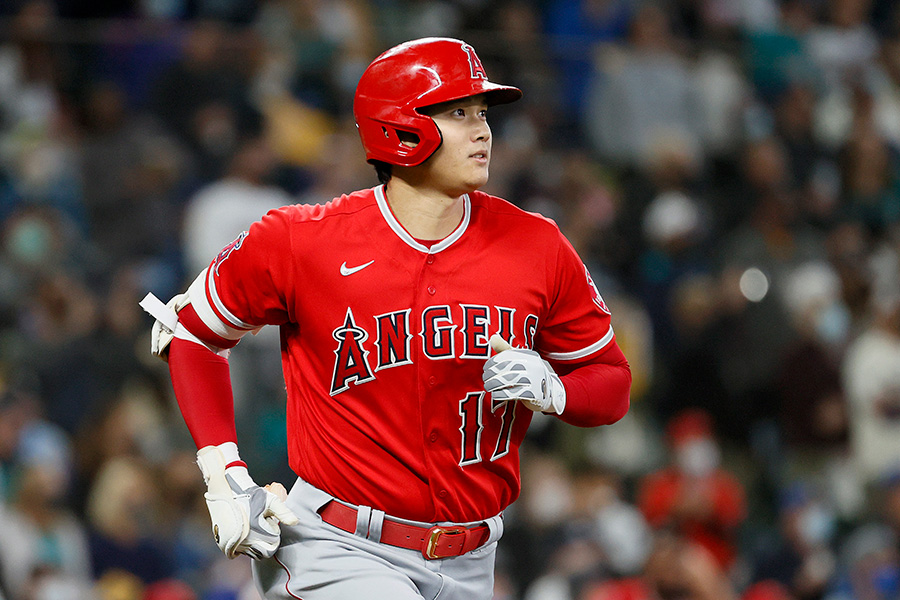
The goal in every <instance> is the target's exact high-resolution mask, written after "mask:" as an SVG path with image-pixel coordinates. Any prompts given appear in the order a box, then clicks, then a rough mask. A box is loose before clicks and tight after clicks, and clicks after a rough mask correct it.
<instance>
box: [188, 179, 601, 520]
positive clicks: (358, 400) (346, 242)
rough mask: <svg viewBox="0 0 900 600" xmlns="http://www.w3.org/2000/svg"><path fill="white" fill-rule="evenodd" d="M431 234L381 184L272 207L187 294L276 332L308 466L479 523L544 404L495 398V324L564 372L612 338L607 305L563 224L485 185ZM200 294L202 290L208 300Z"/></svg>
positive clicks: (403, 506) (291, 422)
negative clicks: (418, 232) (425, 236)
mask: <svg viewBox="0 0 900 600" xmlns="http://www.w3.org/2000/svg"><path fill="white" fill-rule="evenodd" d="M464 204H465V211H464V217H463V220H462V222H461V223H460V225H459V227H458V228H457V229H456V230H455V231H454V232H453V233H452V234H451V235H450V236H448V237H447V238H445V239H443V240H441V241H439V242H437V243H435V244H434V245H432V246H430V247H429V246H427V245H424V244H422V243H420V242H419V241H417V240H415V239H414V238H413V237H412V236H411V235H410V234H409V233H408V232H407V231H406V230H405V229H404V228H403V227H402V226H401V225H400V223H399V222H398V221H397V219H396V218H395V217H394V215H393V214H392V212H391V210H390V207H389V206H388V203H387V201H386V200H385V197H384V193H383V188H382V187H380V186H379V187H377V188H373V189H368V190H363V191H359V192H355V193H353V194H350V195H345V196H341V197H340V198H337V199H335V200H333V201H332V202H329V203H328V204H325V205H316V206H305V205H295V206H287V207H284V208H280V209H277V210H273V211H271V212H269V213H268V214H267V215H266V216H265V217H263V218H262V219H261V220H260V221H258V222H256V223H254V224H253V225H252V226H251V227H250V229H249V231H248V232H245V233H243V234H242V235H241V236H240V237H238V239H237V240H235V241H234V242H232V243H231V244H230V245H229V246H227V247H226V248H225V249H223V250H222V252H220V253H219V255H218V256H217V257H216V258H215V260H214V261H213V262H212V264H211V265H210V267H209V268H208V270H207V275H206V278H205V282H206V285H205V291H206V294H205V296H204V295H202V294H192V298H191V300H192V304H193V305H194V307H195V309H196V311H197V313H198V315H199V316H200V317H201V318H202V319H203V321H204V323H205V324H206V325H207V326H209V327H210V328H211V329H212V330H213V331H217V332H219V333H221V334H223V335H224V337H231V338H233V337H235V336H236V335H238V334H239V332H241V331H246V330H250V329H254V328H257V327H259V326H261V325H266V324H271V325H278V326H279V327H280V328H281V346H282V362H283V370H284V378H285V383H286V385H287V402H288V405H287V430H288V445H289V447H288V455H289V460H290V464H291V467H292V469H293V470H294V471H295V472H296V473H297V474H298V475H299V476H300V477H302V478H303V479H304V480H306V481H308V482H310V483H312V484H313V485H315V486H317V487H319V488H321V489H323V490H325V491H327V492H329V493H330V494H332V495H334V496H336V497H338V498H341V499H343V500H346V501H348V502H352V503H354V504H359V505H365V506H372V507H374V508H377V509H380V510H383V511H385V512H386V513H388V514H390V515H394V516H398V517H402V518H407V519H413V520H418V521H428V522H438V521H456V522H465V521H476V520H479V519H483V518H486V517H489V516H492V515H495V514H498V513H499V512H501V511H502V510H503V509H504V508H505V507H506V506H508V505H509V504H510V503H511V502H513V501H514V500H515V499H516V497H517V496H518V494H519V489H520V481H519V457H518V448H519V445H520V443H521V442H522V439H523V438H524V437H525V432H526V430H527V428H528V425H529V423H530V421H531V417H532V412H531V411H530V410H529V409H528V408H526V407H525V406H522V405H521V404H520V403H518V402H509V403H500V404H494V403H493V402H492V401H491V397H490V394H488V393H486V392H485V391H484V387H483V382H482V368H483V365H484V362H485V360H486V359H487V358H488V356H489V354H490V352H491V350H490V346H489V344H488V339H489V338H490V337H491V335H492V334H494V333H499V334H500V335H502V336H503V337H504V338H505V339H506V340H507V341H509V342H510V343H511V344H512V345H513V346H520V347H529V348H534V349H535V350H537V351H538V352H540V353H541V354H542V355H543V356H544V358H546V359H547V360H548V361H550V362H551V364H553V365H554V366H555V367H556V368H557V369H558V370H560V371H561V372H565V371H566V365H567V364H568V365H572V364H575V363H578V362H582V361H586V360H590V359H591V358H592V357H595V356H596V355H597V354H599V353H601V352H602V351H603V350H604V349H605V348H608V347H609V345H610V344H611V343H613V340H614V335H613V330H612V327H611V325H610V314H609V311H608V309H607V308H606V305H605V304H604V303H603V300H602V298H601V297H600V294H599V293H598V292H597V289H596V287H595V286H594V284H593V282H592V281H591V279H590V275H589V274H588V273H587V269H586V268H585V266H584V264H583V263H582V261H581V259H580V258H579V257H578V255H577V254H576V252H575V250H574V249H573V248H572V246H571V245H570V244H569V243H568V241H567V240H566V239H565V237H564V236H563V235H562V234H561V233H560V231H559V229H558V228H557V226H556V225H555V224H554V223H553V222H552V221H550V220H549V219H546V218H544V217H541V216H539V215H536V214H533V213H528V212H525V211H523V210H521V209H519V208H516V207H515V206H513V205H512V204H510V203H509V202H506V201H505V200H502V199H500V198H496V197H493V196H490V195H488V194H485V193H482V192H474V193H472V194H470V195H468V196H466V197H465V198H464ZM197 296H201V297H197Z"/></svg>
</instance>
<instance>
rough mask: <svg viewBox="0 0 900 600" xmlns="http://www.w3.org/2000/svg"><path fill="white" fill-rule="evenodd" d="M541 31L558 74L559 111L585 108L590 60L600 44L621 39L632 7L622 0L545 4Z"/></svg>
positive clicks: (567, 0) (575, 112)
mask: <svg viewBox="0 0 900 600" xmlns="http://www.w3.org/2000/svg"><path fill="white" fill-rule="evenodd" d="M545 10H546V14H545V17H544V23H545V30H546V32H547V34H548V35H549V41H550V49H551V51H552V53H553V56H554V57H555V58H556V65H555V66H556V69H557V71H558V72H559V74H560V100H561V103H562V105H561V108H562V111H561V112H562V113H563V115H565V114H566V113H569V114H570V115H572V116H575V115H580V114H582V112H583V111H584V110H585V109H586V108H587V102H588V100H587V89H588V86H589V79H590V73H591V71H592V66H591V60H592V57H593V56H594V53H595V52H596V51H597V50H598V49H599V48H600V47H602V46H603V45H604V44H609V43H615V42H618V41H620V40H622V39H624V38H625V37H626V35H627V33H628V28H629V23H630V22H631V18H632V13H633V10H634V8H633V6H632V4H631V3H630V2H627V1H626V0H564V1H562V2H551V3H548V4H547V5H546V9H545Z"/></svg>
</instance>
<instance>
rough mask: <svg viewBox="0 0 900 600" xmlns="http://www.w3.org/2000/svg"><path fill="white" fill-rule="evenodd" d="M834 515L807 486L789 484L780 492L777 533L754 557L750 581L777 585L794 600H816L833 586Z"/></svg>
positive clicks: (823, 501) (827, 505) (821, 498)
mask: <svg viewBox="0 0 900 600" xmlns="http://www.w3.org/2000/svg"><path fill="white" fill-rule="evenodd" d="M836 534H837V515H836V514H835V512H834V507H832V506H829V504H828V501H827V498H823V497H821V495H820V494H817V493H816V492H815V491H814V490H813V489H812V487H811V486H810V485H808V484H804V483H801V482H796V483H792V484H789V485H788V486H787V487H786V488H785V489H784V490H782V492H781V497H780V498H779V509H778V529H777V535H776V536H775V538H774V539H766V540H765V541H764V542H763V543H762V544H760V545H761V548H760V549H759V550H758V551H757V552H756V553H755V556H754V557H753V559H752V560H753V563H754V564H753V565H752V569H753V571H752V576H751V577H752V580H753V581H774V582H778V583H779V584H781V585H782V586H784V589H785V590H787V591H789V593H790V594H791V597H793V598H795V599H796V600H819V599H821V598H823V597H824V596H825V593H826V592H827V591H828V590H829V589H830V587H831V585H832V584H833V581H834V577H835V572H836V557H835V554H834V552H833V544H834V541H835V536H836Z"/></svg>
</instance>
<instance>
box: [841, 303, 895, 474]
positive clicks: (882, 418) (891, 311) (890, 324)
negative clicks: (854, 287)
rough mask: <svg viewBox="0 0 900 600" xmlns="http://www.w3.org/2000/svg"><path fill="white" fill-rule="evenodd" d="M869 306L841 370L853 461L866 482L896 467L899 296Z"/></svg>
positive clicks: (848, 349)
mask: <svg viewBox="0 0 900 600" xmlns="http://www.w3.org/2000/svg"><path fill="white" fill-rule="evenodd" d="M873 304H874V306H873V309H874V311H875V314H874V315H873V319H872V321H871V323H869V324H867V325H866V327H865V329H864V330H863V331H862V332H861V333H860V334H859V336H858V337H856V339H854V340H853V341H852V342H851V343H850V346H849V347H848V348H847V353H846V356H845V358H844V361H843V364H842V367H841V374H842V378H843V381H844V389H845V391H846V394H847V400H848V403H849V409H850V413H849V415H850V440H851V444H852V448H853V455H854V460H855V462H856V467H857V469H858V470H859V473H860V474H861V476H862V478H863V481H865V482H874V481H876V480H877V479H879V478H880V477H883V476H884V475H886V474H888V473H890V472H893V471H894V470H895V469H896V468H897V467H898V465H900V296H895V297H894V298H891V297H885V298H881V299H879V301H878V302H875V303H873Z"/></svg>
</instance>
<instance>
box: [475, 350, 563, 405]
mask: <svg viewBox="0 0 900 600" xmlns="http://www.w3.org/2000/svg"><path fill="white" fill-rule="evenodd" d="M491 348H493V349H494V352H497V354H495V355H494V356H492V357H491V358H489V359H488V360H487V362H485V363H484V373H483V375H482V379H483V380H484V389H485V390H486V391H488V392H490V393H491V398H493V399H494V400H498V401H507V400H518V401H520V402H522V403H523V404H524V405H525V406H527V407H528V408H530V409H531V410H533V411H535V412H555V413H556V414H558V415H561V414H562V412H563V410H565V408H566V388H565V387H564V386H563V383H562V381H561V380H560V378H559V375H557V374H556V372H555V371H554V370H553V367H551V366H550V363H548V362H547V361H545V360H544V359H542V358H541V356H540V354H538V353H537V352H535V351H534V350H528V349H525V348H513V347H511V346H510V345H509V344H508V343H507V342H506V341H505V340H504V339H503V338H501V337H500V336H499V335H496V334H495V335H493V336H491Z"/></svg>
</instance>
